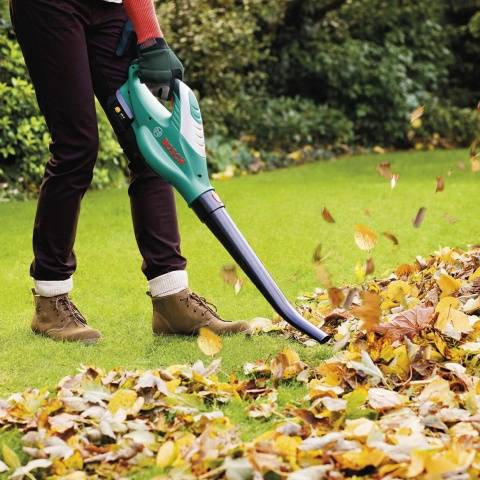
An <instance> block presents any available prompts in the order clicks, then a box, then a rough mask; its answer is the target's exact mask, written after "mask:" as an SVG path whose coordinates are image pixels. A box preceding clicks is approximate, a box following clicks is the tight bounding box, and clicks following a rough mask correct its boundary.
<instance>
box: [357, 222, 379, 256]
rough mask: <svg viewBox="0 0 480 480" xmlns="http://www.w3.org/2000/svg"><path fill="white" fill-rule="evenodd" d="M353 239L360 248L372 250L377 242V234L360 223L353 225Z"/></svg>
mask: <svg viewBox="0 0 480 480" xmlns="http://www.w3.org/2000/svg"><path fill="white" fill-rule="evenodd" d="M354 239H355V243H356V244H357V246H358V248H360V249H361V250H368V251H369V250H372V249H373V248H374V247H375V245H376V244H377V234H376V233H375V232H374V231H373V230H370V229H369V228H368V227H366V226H365V225H362V224H357V225H355V233H354Z"/></svg>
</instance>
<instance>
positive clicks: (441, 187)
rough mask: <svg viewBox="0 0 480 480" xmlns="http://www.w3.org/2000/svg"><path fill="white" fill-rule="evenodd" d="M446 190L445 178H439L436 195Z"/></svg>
mask: <svg viewBox="0 0 480 480" xmlns="http://www.w3.org/2000/svg"><path fill="white" fill-rule="evenodd" d="M444 190H445V181H444V180H443V177H437V187H436V188H435V193H437V192H443V191H444Z"/></svg>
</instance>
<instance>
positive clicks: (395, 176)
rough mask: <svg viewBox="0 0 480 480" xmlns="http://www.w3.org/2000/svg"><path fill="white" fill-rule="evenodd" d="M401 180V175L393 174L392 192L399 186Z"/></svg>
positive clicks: (391, 179)
mask: <svg viewBox="0 0 480 480" xmlns="http://www.w3.org/2000/svg"><path fill="white" fill-rule="evenodd" d="M399 178H400V174H398V173H392V177H391V178H390V188H391V189H392V190H393V189H394V188H395V187H396V186H397V182H398V179H399Z"/></svg>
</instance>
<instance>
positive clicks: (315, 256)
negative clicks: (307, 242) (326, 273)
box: [312, 243, 323, 263]
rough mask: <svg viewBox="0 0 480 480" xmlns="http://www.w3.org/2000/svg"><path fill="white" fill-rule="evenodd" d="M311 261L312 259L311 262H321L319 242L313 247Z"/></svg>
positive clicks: (320, 245)
mask: <svg viewBox="0 0 480 480" xmlns="http://www.w3.org/2000/svg"><path fill="white" fill-rule="evenodd" d="M312 261H313V263H322V262H323V257H322V244H321V243H319V244H318V245H317V246H316V247H315V250H314V251H313V255H312Z"/></svg>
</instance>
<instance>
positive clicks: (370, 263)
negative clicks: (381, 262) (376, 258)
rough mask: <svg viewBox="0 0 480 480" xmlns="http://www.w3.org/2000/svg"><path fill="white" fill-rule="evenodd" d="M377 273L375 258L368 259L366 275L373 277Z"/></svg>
mask: <svg viewBox="0 0 480 480" xmlns="http://www.w3.org/2000/svg"><path fill="white" fill-rule="evenodd" d="M374 271H375V264H374V263H373V258H371V257H370V258H367V261H366V262H365V275H371V274H372V273H373V272H374Z"/></svg>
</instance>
